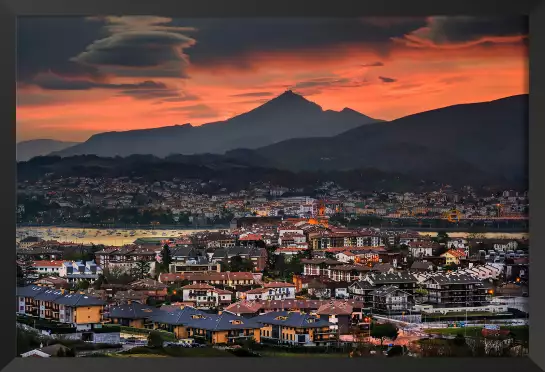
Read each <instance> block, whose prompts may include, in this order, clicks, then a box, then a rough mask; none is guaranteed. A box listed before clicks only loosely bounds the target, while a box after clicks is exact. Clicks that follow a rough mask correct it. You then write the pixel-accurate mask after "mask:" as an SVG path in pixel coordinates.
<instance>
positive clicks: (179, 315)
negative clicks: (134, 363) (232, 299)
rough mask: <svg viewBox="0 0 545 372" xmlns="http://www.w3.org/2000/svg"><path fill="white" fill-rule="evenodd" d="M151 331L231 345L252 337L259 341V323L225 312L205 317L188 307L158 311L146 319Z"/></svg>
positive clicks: (201, 312)
mask: <svg viewBox="0 0 545 372" xmlns="http://www.w3.org/2000/svg"><path fill="white" fill-rule="evenodd" d="M150 322H151V324H152V328H154V329H162V330H165V331H169V332H173V333H174V334H175V335H176V337H177V338H178V339H183V338H195V339H202V340H203V341H206V342H210V343H212V344H232V343H235V342H237V341H240V340H244V339H250V338H253V339H254V340H255V341H256V342H258V343H259V342H260V340H261V338H260V336H261V335H260V324H258V323H256V322H255V321H253V320H252V319H247V318H242V317H239V316H237V315H235V314H232V313H229V312H225V311H224V312H222V313H221V314H208V313H205V312H203V311H200V310H197V309H195V308H193V307H190V306H184V307H182V308H181V309H177V310H174V311H160V312H158V313H157V314H154V315H152V317H151V318H150Z"/></svg>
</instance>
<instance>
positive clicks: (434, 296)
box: [424, 273, 490, 308]
mask: <svg viewBox="0 0 545 372" xmlns="http://www.w3.org/2000/svg"><path fill="white" fill-rule="evenodd" d="M424 286H425V288H426V289H427V291H428V299H427V302H428V303H429V304H432V305H433V306H434V307H440V308H456V307H478V306H486V305H488V304H489V303H490V295H489V294H488V293H487V288H486V287H485V286H484V285H483V283H482V282H481V281H480V280H479V279H478V278H476V277H473V276H471V275H467V274H458V273H452V274H442V273H441V274H439V273H436V274H434V275H430V276H429V277H428V278H427V279H426V280H425V281H424Z"/></svg>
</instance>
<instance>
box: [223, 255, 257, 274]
mask: <svg viewBox="0 0 545 372" xmlns="http://www.w3.org/2000/svg"><path fill="white" fill-rule="evenodd" d="M253 269H254V264H253V262H252V261H251V260H249V259H246V258H242V257H241V256H240V255H236V256H234V257H231V259H230V260H229V262H228V263H227V264H226V265H225V271H232V272H248V271H252V270H253Z"/></svg>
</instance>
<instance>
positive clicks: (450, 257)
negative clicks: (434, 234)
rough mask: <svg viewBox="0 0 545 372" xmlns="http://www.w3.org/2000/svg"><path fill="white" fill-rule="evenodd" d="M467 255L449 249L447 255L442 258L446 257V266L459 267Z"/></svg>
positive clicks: (444, 254) (460, 251) (461, 251)
mask: <svg viewBox="0 0 545 372" xmlns="http://www.w3.org/2000/svg"><path fill="white" fill-rule="evenodd" d="M465 256H466V254H465V252H464V251H463V250H458V249H449V250H448V251H446V252H445V253H443V254H442V255H441V257H445V260H446V262H445V263H446V266H449V265H459V264H460V259H461V258H465Z"/></svg>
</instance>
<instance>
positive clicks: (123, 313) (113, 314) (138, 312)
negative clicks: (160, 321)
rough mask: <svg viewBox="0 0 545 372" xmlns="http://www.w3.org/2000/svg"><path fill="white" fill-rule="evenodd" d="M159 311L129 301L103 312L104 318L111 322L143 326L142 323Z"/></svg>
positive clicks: (127, 325) (137, 326)
mask: <svg viewBox="0 0 545 372" xmlns="http://www.w3.org/2000/svg"><path fill="white" fill-rule="evenodd" d="M158 311H160V310H159V309H157V308H155V307H151V306H147V305H142V304H139V303H136V302H129V303H126V304H123V305H120V306H114V307H111V308H110V309H109V310H108V312H107V313H105V314H104V318H105V320H109V321H110V323H112V324H119V325H121V326H126V327H134V328H144V324H145V323H146V322H147V321H148V319H150V318H151V316H152V315H153V314H155V313H157V312H158Z"/></svg>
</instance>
